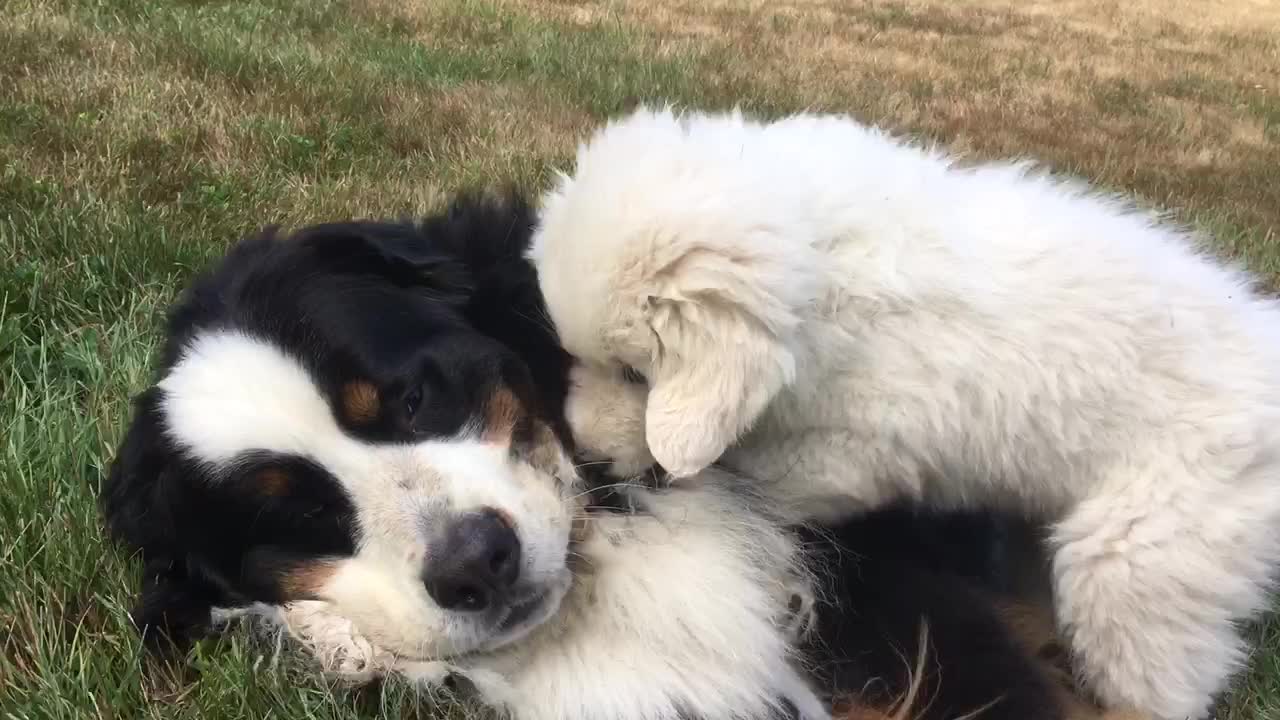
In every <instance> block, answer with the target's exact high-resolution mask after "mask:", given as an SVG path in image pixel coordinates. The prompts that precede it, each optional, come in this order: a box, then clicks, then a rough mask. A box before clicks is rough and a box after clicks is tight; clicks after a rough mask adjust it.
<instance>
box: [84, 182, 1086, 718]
mask: <svg viewBox="0 0 1280 720" xmlns="http://www.w3.org/2000/svg"><path fill="white" fill-rule="evenodd" d="M534 222H535V218H534V216H533V213H532V211H531V210H530V208H529V207H527V206H526V205H525V204H524V203H523V202H521V201H520V200H518V199H516V198H514V197H507V198H500V199H491V198H485V197H481V196H467V197H463V198H460V199H459V200H457V201H456V202H455V203H454V204H453V205H452V206H451V207H450V208H449V209H448V210H447V211H446V212H443V213H441V214H439V215H436V216H433V217H430V218H427V219H426V220H424V221H422V222H417V223H409V222H349V223H337V224H328V225H317V226H313V227H309V228H306V229H303V230H301V231H298V232H293V233H281V232H276V231H267V232H264V233H262V234H259V235H257V236H254V237H251V238H248V239H246V240H244V241H242V242H241V243H239V244H238V245H237V246H236V247H235V248H234V249H233V250H232V251H231V252H230V253H229V254H228V255H227V257H226V258H225V259H224V260H223V261H222V262H221V263H220V264H218V265H217V267H216V268H214V269H213V270H212V271H211V272H209V273H207V274H205V275H203V276H202V277H200V278H199V279H197V280H196V281H195V283H194V284H193V285H192V286H191V287H190V288H189V289H188V291H187V292H186V293H185V294H184V295H183V296H182V297H181V299H180V300H179V301H178V302H177V304H176V306H175V307H174V308H173V310H172V312H171V315H170V318H169V322H168V327H167V337H166V339H165V345H164V349H163V353H162V356H161V358H160V365H159V372H158V377H157V380H156V382H155V384H154V385H153V386H152V387H150V388H149V389H147V390H146V391H145V392H143V393H142V394H141V395H140V396H139V397H138V398H137V399H136V406H135V415H134V417H133V420H132V423H131V425H130V427H129V429H128V432H127V435H126V437H125V439H124V441H123V444H122V446H121V448H120V450H119V453H118V457H117V459H116V462H115V464H114V466H113V468H112V470H111V473H110V476H109V478H108V479H107V481H106V485H105V488H104V491H103V497H102V504H103V510H104V514H105V516H106V520H107V524H108V527H109V529H110V531H111V533H112V534H113V535H114V536H115V537H117V538H118V539H119V540H120V541H122V542H123V543H124V544H126V545H127V546H129V547H130V548H133V549H137V550H139V551H140V553H141V556H142V559H143V562H144V565H145V570H144V576H143V587H142V592H141V597H140V599H139V601H138V603H137V605H136V608H135V611H134V614H133V615H134V620H135V622H136V623H137V624H138V626H139V627H140V628H141V629H142V630H143V631H144V632H145V633H146V635H147V637H148V638H153V639H156V640H159V639H160V638H168V639H169V640H175V641H178V642H179V643H181V642H182V641H183V640H185V639H189V638H191V637H194V636H196V635H199V634H200V633H202V632H204V631H205V630H206V629H207V628H208V627H209V624H210V621H211V611H213V610H214V609H215V608H227V607H244V606H250V605H256V606H258V607H262V606H264V605H265V606H271V607H274V608H278V610H277V619H278V620H280V621H281V622H283V623H284V624H285V625H287V626H288V627H289V629H290V630H292V631H293V632H294V634H295V635H296V636H298V637H299V638H301V639H302V640H303V641H304V642H305V643H306V644H307V645H308V647H309V648H310V649H311V650H312V651H313V652H314V653H315V654H316V655H317V657H320V658H322V659H325V658H328V659H329V660H332V659H333V658H335V657H337V656H338V655H343V656H344V659H342V660H340V661H335V662H333V663H330V665H331V669H332V668H333V667H337V668H339V669H340V670H341V668H343V667H347V668H349V667H350V666H344V665H342V662H345V661H346V660H350V659H351V656H352V655H353V654H354V655H361V657H360V658H358V659H359V661H360V663H359V665H360V668H361V670H360V671H361V672H365V671H369V670H370V669H373V670H374V671H387V672H391V671H399V672H402V673H404V674H406V675H409V676H411V677H416V678H419V679H425V680H433V679H439V678H441V677H444V676H446V675H448V674H450V673H455V674H461V675H463V676H466V677H467V678H468V679H469V680H470V681H471V684H472V685H473V686H474V687H476V688H477V689H478V690H479V691H480V696H481V699H482V700H484V701H485V702H487V703H488V704H490V705H493V706H496V707H500V708H502V709H504V710H506V711H508V712H509V713H511V714H512V715H514V716H515V717H517V718H520V719H521V720H543V719H544V718H545V719H546V720H577V719H582V720H587V719H599V720H632V719H635V720H640V719H644V720H666V719H671V720H675V719H676V718H681V719H689V720H693V719H698V720H719V719H721V718H725V719H728V718H735V719H737V718H747V719H750V718H769V717H781V716H786V715H791V716H798V717H804V718H809V719H810V720H812V719H813V718H819V717H822V718H825V717H830V716H831V715H832V713H836V714H838V715H841V716H847V717H849V718H870V717H880V715H875V713H883V717H898V716H902V717H905V716H907V715H910V716H912V717H926V718H939V719H941V718H953V717H959V716H962V715H965V714H967V713H973V712H977V711H981V714H980V717H991V718H1010V719H1011V720H1012V719H1014V718H1016V719H1017V720H1040V719H1044V720H1051V719H1055V718H1063V717H1068V716H1070V717H1072V718H1080V717H1087V716H1089V713H1090V712H1092V711H1091V710H1090V709H1088V705H1087V704H1086V703H1083V702H1081V701H1079V700H1077V699H1076V698H1075V697H1074V696H1073V695H1072V693H1071V692H1070V691H1069V690H1068V689H1067V687H1066V685H1064V684H1062V683H1060V682H1059V678H1058V677H1057V676H1056V675H1055V671H1054V670H1053V668H1052V667H1051V664H1050V663H1049V662H1047V661H1045V660H1044V659H1043V658H1040V657H1038V656H1037V653H1039V652H1040V650H1041V649H1042V648H1041V646H1042V645H1046V646H1047V645H1051V644H1052V640H1051V637H1050V633H1048V632H1047V631H1045V632H1041V631H1038V630H1037V631H1035V632H1034V633H1031V634H1034V635H1036V637H1035V638H1034V639H1033V638H1030V637H1029V633H1028V632H1025V630H1026V629H1027V628H1028V627H1030V625H1029V624H1028V623H1026V622H1022V621H1021V620H1020V619H1019V618H1022V617H1023V615H1025V613H1023V614H1019V611H1017V610H1016V608H1014V606H1013V604H1011V603H1010V602H1008V601H1007V599H1006V598H1004V597H1002V596H1001V594H1000V593H1001V588H1000V587H999V582H998V581H999V580H1000V576H1001V575H1002V574H1003V573H1004V571H1005V568H1003V567H1001V566H1000V565H1001V563H1000V562H996V563H994V564H993V563H992V562H989V559H990V558H991V557H993V556H994V555H998V553H996V552H994V551H995V550H998V545H999V538H1000V528H999V523H998V522H995V521H992V520H991V519H990V518H985V517H975V516H968V517H952V518H942V517H917V516H914V515H912V514H911V513H909V512H905V511H886V512H883V513H880V514H878V515H872V516H870V517H868V518H866V519H863V520H859V521H856V522H854V523H851V524H849V525H846V526H844V527H840V528H826V529H821V530H814V529H807V530H803V531H797V530H795V529H792V528H788V527H786V526H785V522H784V521H783V520H782V519H781V517H780V516H779V515H778V514H777V512H775V510H776V509H775V508H771V507H769V506H768V504H767V503H766V502H764V501H762V500H761V499H760V498H759V497H756V496H755V495H754V494H753V493H752V492H751V482H750V481H749V480H748V479H745V478H740V477H736V476H729V475H728V474H727V473H726V472H724V471H722V470H719V469H714V468H713V469H710V470H707V471H705V472H703V473H702V474H700V475H699V476H698V477H696V478H695V479H693V481H691V482H688V483H685V484H682V485H681V486H680V487H678V488H673V489H668V490H658V489H652V488H645V487H639V486H624V487H621V488H598V487H597V488H592V487H590V486H589V485H588V484H586V483H584V481H583V480H582V479H581V477H582V473H580V472H579V470H580V468H576V467H575V466H574V464H573V462H572V461H571V452H572V445H573V441H572V438H571V437H570V436H569V433H568V431H567V425H566V423H565V421H564V418H563V410H562V408H563V404H564V400H565V397H566V393H567V378H568V374H569V370H570V366H571V364H572V359H571V358H570V357H568V356H567V355H566V354H565V353H564V351H563V350H562V349H561V348H560V346H559V344H558V341H557V338H556V335H555V333H554V331H553V330H552V329H551V328H550V327H549V325H548V323H547V322H546V321H545V312H544V308H543V305H542V300H541V296H540V295H539V290H538V286H537V282H536V278H535V276H534V271H533V269H532V267H531V266H530V265H529V263H528V262H527V261H526V260H525V259H524V254H525V251H526V248H527V245H528V241H529V238H530V235H531V232H532V228H533V226H534ZM997 560H999V558H997ZM993 565H994V567H993ZM1011 608H1014V609H1013V610H1011ZM1024 609H1025V608H1024ZM922 628H927V632H922ZM917 659H919V662H917ZM833 708H834V709H833Z"/></svg>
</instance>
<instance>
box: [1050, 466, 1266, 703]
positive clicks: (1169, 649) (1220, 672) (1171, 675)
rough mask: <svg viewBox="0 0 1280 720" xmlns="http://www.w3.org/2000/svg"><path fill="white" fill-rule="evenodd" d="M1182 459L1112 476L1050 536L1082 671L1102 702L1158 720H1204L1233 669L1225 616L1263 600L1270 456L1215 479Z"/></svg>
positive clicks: (1233, 641)
mask: <svg viewBox="0 0 1280 720" xmlns="http://www.w3.org/2000/svg"><path fill="white" fill-rule="evenodd" d="M1185 459H1186V455H1183V456H1181V457H1178V456H1174V455H1170V456H1168V457H1165V458H1161V459H1160V460H1158V461H1156V462H1152V463H1147V464H1144V465H1138V466H1135V465H1130V466H1129V467H1126V468H1124V469H1123V472H1116V473H1114V474H1112V475H1111V476H1110V477H1108V478H1107V479H1106V480H1105V481H1104V482H1102V483H1100V484H1099V485H1098V486H1097V487H1098V488H1099V491H1098V492H1096V493H1095V494H1094V496H1093V497H1091V498H1090V499H1087V500H1085V501H1084V502H1082V503H1081V504H1079V505H1078V506H1077V507H1076V509H1075V510H1074V511H1072V512H1071V513H1070V514H1069V515H1068V516H1067V517H1066V519H1064V520H1063V521H1062V522H1061V523H1059V524H1058V525H1057V527H1056V528H1055V530H1054V535H1053V538H1052V542H1053V546H1054V558H1053V574H1054V591H1055V595H1056V600H1057V614H1058V620H1059V623H1060V625H1061V626H1062V630H1063V631H1064V633H1065V635H1066V636H1067V637H1068V639H1069V642H1070V645H1071V650H1072V654H1073V656H1074V661H1075V663H1074V664H1075V667H1076V671H1077V673H1078V674H1079V675H1080V679H1081V680H1082V681H1083V684H1084V685H1086V686H1087V687H1089V688H1090V689H1091V690H1093V691H1094V692H1095V693H1096V694H1097V695H1098V697H1099V699H1100V700H1101V701H1102V702H1103V704H1104V705H1105V706H1106V707H1108V708H1115V709H1123V708H1131V709H1135V710H1140V711H1145V712H1149V713H1152V714H1153V715H1155V716H1156V717H1157V718H1160V719H1161V720H1185V719H1187V718H1192V719H1199V718H1203V717H1206V715H1207V714H1208V712H1209V710H1210V706H1211V704H1212V702H1213V700H1214V696H1215V695H1216V694H1217V693H1219V692H1221V691H1222V690H1223V689H1224V688H1225V687H1226V685H1227V683H1228V680H1229V678H1230V676H1231V674H1232V673H1233V672H1234V671H1235V670H1236V669H1237V668H1238V667H1239V666H1240V664H1241V661H1242V659H1243V657H1244V644H1243V641H1242V639H1241V637H1240V636H1239V634H1238V632H1237V630H1236V627H1235V625H1236V623H1237V622H1239V621H1240V620H1242V619H1245V618H1247V617H1249V616H1250V615H1252V614H1254V613H1256V612H1258V611H1259V610H1260V609H1261V607H1263V606H1264V604H1265V594H1266V583H1267V580H1268V567H1269V564H1270V563H1271V562H1272V560H1273V559H1274V555H1275V551H1276V531H1277V530H1280V528H1276V527H1274V526H1275V524H1276V522H1277V521H1276V518H1277V514H1276V511H1275V508H1276V507H1277V505H1280V482H1277V480H1280V478H1277V477H1276V468H1275V466H1274V465H1270V464H1267V465H1263V464H1261V463H1257V462H1254V463H1251V464H1248V465H1247V467H1245V468H1243V469H1242V470H1243V471H1242V472H1241V473H1238V474H1235V476H1234V477H1230V478H1227V481H1226V482H1223V481H1220V480H1216V479H1213V478H1214V476H1215V475H1217V476H1219V477H1220V476H1221V475H1222V474H1223V473H1222V472H1221V470H1222V469H1221V467H1220V466H1219V467H1213V466H1211V465H1208V464H1207V463H1202V465H1204V466H1206V467H1208V468H1209V469H1208V470H1205V469H1204V467H1196V466H1191V465H1188V464H1186V463H1185V462H1184V460H1185ZM1193 468H1194V469H1197V470H1199V471H1200V472H1198V473H1196V474H1194V475H1193V473H1192V470H1193ZM1214 471H1217V472H1214ZM1206 476H1207V477H1206Z"/></svg>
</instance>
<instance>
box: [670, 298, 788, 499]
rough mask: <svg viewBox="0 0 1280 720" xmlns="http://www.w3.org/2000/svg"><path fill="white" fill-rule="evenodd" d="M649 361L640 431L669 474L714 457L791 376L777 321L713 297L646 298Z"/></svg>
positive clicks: (686, 473)
mask: <svg viewBox="0 0 1280 720" xmlns="http://www.w3.org/2000/svg"><path fill="white" fill-rule="evenodd" d="M650 302H651V304H652V308H651V311H652V315H651V321H650V327H651V328H652V329H653V331H654V333H655V334H656V335H657V339H658V342H659V346H660V348H661V352H660V357H659V358H658V359H657V362H655V367H654V372H653V373H652V374H653V377H651V378H650V382H651V384H652V386H651V388H650V391H649V397H648V404H647V407H646V409H645V436H646V441H647V442H648V445H649V451H650V452H651V453H652V454H653V457H654V459H656V460H657V461H658V462H659V463H660V464H661V465H662V467H663V468H665V469H666V470H667V471H668V472H669V473H671V474H672V475H674V476H675V477H687V476H689V475H693V474H694V473H697V472H699V471H700V470H702V469H704V468H706V467H707V466H708V465H710V464H712V463H714V462H715V461H716V460H717V459H719V457H720V456H721V455H722V454H723V453H724V451H725V450H727V449H728V448H729V446H731V445H732V444H733V443H734V442H735V441H736V440H737V439H738V438H739V437H741V436H742V434H743V433H745V432H746V431H747V430H748V429H749V428H750V427H751V425H752V424H753V423H754V422H755V421H756V420H757V419H758V418H759V417H760V415H761V413H763V412H764V409H765V408H766V407H767V406H768V405H769V402H770V401H771V400H773V398H774V396H775V395H777V394H778V391H779V390H781V389H782V388H783V387H785V386H786V385H788V384H790V383H791V381H792V380H793V379H794V377H795V357H794V356H793V354H792V352H791V350H790V349H789V348H788V347H787V334H785V333H784V332H782V331H783V330H784V328H780V327H777V326H774V327H770V326H769V325H768V324H766V323H764V322H761V320H760V318H758V317H756V316H755V315H754V314H752V313H749V312H746V311H745V308H744V307H742V306H741V305H736V304H733V303H729V304H725V303H723V302H717V301H715V300H714V299H713V298H706V297H704V298H702V299H701V300H698V299H690V298H686V299H682V300H672V299H665V300H664V299H657V298H655V299H651V301H650Z"/></svg>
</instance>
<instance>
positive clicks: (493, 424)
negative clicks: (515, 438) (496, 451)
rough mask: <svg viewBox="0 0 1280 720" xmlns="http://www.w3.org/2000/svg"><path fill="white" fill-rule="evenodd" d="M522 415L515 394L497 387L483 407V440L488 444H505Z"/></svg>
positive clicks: (522, 412) (521, 408) (521, 409)
mask: <svg viewBox="0 0 1280 720" xmlns="http://www.w3.org/2000/svg"><path fill="white" fill-rule="evenodd" d="M522 415H524V407H523V406H521V405H520V400H519V399H517V398H516V396H515V393H513V392H511V390H509V389H507V388H505V387H499V388H498V389H497V390H495V391H494V392H493V394H492V395H490V396H489V402H488V403H487V404H486V405H485V413H484V434H483V439H484V441H485V442H489V443H507V442H510V441H511V433H512V432H513V431H514V430H515V426H516V423H517V422H518V421H519V420H520V417H521V416H522Z"/></svg>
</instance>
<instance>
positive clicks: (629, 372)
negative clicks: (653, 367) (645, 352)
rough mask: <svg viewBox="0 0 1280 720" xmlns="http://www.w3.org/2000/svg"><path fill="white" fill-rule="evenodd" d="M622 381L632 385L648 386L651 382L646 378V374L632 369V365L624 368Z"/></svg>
mask: <svg viewBox="0 0 1280 720" xmlns="http://www.w3.org/2000/svg"><path fill="white" fill-rule="evenodd" d="M622 379H623V380H626V381H627V382H629V383H631V384H632V385H648V384H649V380H648V379H647V378H645V376H644V373H642V372H640V371H639V370H637V369H635V368H633V367H631V366H630V365H623V366H622Z"/></svg>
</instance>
